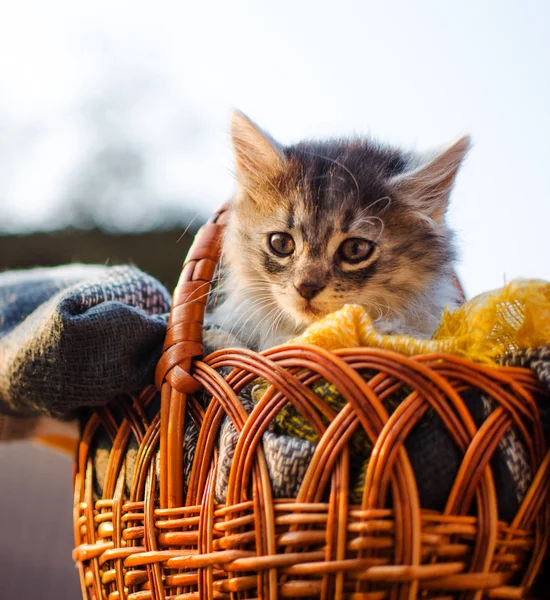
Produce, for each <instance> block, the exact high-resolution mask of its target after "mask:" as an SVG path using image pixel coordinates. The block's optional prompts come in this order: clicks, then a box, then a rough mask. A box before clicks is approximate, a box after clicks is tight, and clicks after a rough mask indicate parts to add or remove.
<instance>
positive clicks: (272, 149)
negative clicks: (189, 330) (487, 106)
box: [213, 112, 470, 349]
mask: <svg viewBox="0 0 550 600" xmlns="http://www.w3.org/2000/svg"><path fill="white" fill-rule="evenodd" d="M231 138H232V144H233V148H234V151H235V156H236V175H237V183H238V188H237V192H236V194H235V197H234V198H233V201H232V209H231V214H230V216H229V223H228V226H227V228H226V232H225V239H224V243H223V254H222V257H223V265H224V284H223V288H224V294H225V300H224V301H223V303H222V304H221V305H220V306H218V307H217V308H216V309H215V311H214V314H213V321H214V323H216V324H217V325H219V326H221V328H222V329H224V330H227V331H231V333H232V334H234V335H235V336H237V338H238V339H239V340H240V341H241V342H242V343H244V344H245V345H246V346H249V347H253V348H256V349H264V348H267V347H270V346H273V345H276V344H278V343H283V342H285V341H287V340H288V339H289V338H291V337H292V336H295V335H297V334H299V333H300V332H302V331H303V330H304V329H305V328H306V327H307V326H308V325H309V324H310V323H312V322H314V321H315V320H317V319H320V318H321V317H323V316H324V315H327V314H328V313H331V312H334V311H335V310H338V309H339V308H341V307H342V306H343V305H344V304H351V303H353V304H360V305H361V306H363V307H364V308H365V310H366V311H367V312H368V314H369V315H370V317H371V318H372V319H373V321H374V322H375V326H376V328H377V329H378V330H379V331H380V332H383V333H407V334H410V335H413V336H417V337H427V336H430V335H431V334H432V332H433V331H434V329H435V327H436V325H437V323H438V320H439V318H440V316H441V313H442V311H443V308H444V307H445V306H446V305H447V306H449V307H453V306H455V305H456V303H457V291H456V288H455V286H454V283H453V261H454V259H455V251H454V247H453V235H452V232H451V231H450V230H449V228H448V226H447V224H446V223H445V212H446V209H447V205H448V201H449V193H450V191H451V188H452V186H453V183H454V180H455V176H456V174H457V171H458V169H459V167H460V164H461V162H462V160H463V158H464V156H465V155H466V153H467V151H468V148H469V145H470V140H469V138H468V137H462V138H460V139H459V140H458V141H456V142H454V143H453V144H451V145H450V146H448V147H447V148H445V149H444V150H442V151H439V152H437V153H434V154H432V155H430V156H420V155H417V154H413V153H407V152H402V151H400V150H396V149H392V148H388V147H385V146H381V145H379V144H376V143H373V142H372V141H370V140H366V139H360V138H358V139H346V140H344V139H342V140H340V139H336V140H326V141H305V142H300V143H298V144H295V145H291V146H281V145H280V144H278V143H277V142H276V141H275V140H273V139H272V138H271V137H270V136H269V135H268V134H267V133H265V132H264V131H262V130H261V129H260V128H259V127H257V126H256V125H255V124H254V123H253V122H252V121H251V120H250V119H248V118H247V117H246V116H245V115H243V114H242V113H240V112H236V113H234V115H233V117H232V123H231Z"/></svg>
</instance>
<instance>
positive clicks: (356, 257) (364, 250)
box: [338, 238, 374, 264]
mask: <svg viewBox="0 0 550 600" xmlns="http://www.w3.org/2000/svg"><path fill="white" fill-rule="evenodd" d="M373 250H374V244H373V243H372V242H371V241H370V240H364V239H362V238H349V239H348V240H346V241H345V242H342V244H340V248H339V249H338V253H339V254H340V258H341V259H342V260H345V261H346V262H348V263H351V264H355V263H359V262H362V261H363V260H366V259H367V258H368V257H369V256H370V255H371V253H372V251H373Z"/></svg>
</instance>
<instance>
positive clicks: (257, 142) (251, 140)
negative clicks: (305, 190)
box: [231, 111, 286, 185]
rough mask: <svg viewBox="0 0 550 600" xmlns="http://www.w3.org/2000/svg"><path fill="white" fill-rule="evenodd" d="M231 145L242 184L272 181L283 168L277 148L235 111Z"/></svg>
mask: <svg viewBox="0 0 550 600" xmlns="http://www.w3.org/2000/svg"><path fill="white" fill-rule="evenodd" d="M231 141H232V143H233V149H234V150H235V158H236V161H237V178H238V180H239V181H240V182H241V183H242V184H244V185H246V184H249V183H253V182H257V181H261V180H265V179H271V178H273V177H275V176H277V175H278V174H279V173H280V172H281V171H282V170H283V169H284V168H285V163H286V159H285V155H284V152H283V150H282V148H281V147H280V146H279V144H277V142H276V141H275V140H273V139H272V138H271V136H269V135H268V134H267V133H265V132H264V131H262V130H261V129H260V128H259V127H258V126H257V125H255V124H254V123H253V122H252V121H251V120H250V119H249V118H248V117H247V116H246V115H244V114H243V113H242V112H240V111H234V112H233V115H232V117H231Z"/></svg>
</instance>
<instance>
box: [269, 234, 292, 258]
mask: <svg viewBox="0 0 550 600" xmlns="http://www.w3.org/2000/svg"><path fill="white" fill-rule="evenodd" d="M269 248H270V249H271V251H272V252H273V254H276V255H277V256H290V255H291V254H292V253H293V252H294V240H293V239H292V236H291V235H290V234H288V233H271V234H270V235H269Z"/></svg>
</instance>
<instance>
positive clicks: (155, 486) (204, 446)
mask: <svg viewBox="0 0 550 600" xmlns="http://www.w3.org/2000/svg"><path fill="white" fill-rule="evenodd" d="M223 220H224V210H223V209H222V210H221V211H220V212H219V213H217V214H216V215H215V216H214V217H213V219H212V220H211V221H210V222H209V223H208V224H206V225H205V226H204V227H203V228H202V230H201V231H200V233H199V234H198V236H197V238H196V241H195V243H194V245H193V247H192V248H191V250H190V253H189V256H188V259H187V261H186V263H185V265H184V267H183V271H182V275H181V278H180V282H179V284H178V286H177V289H176V291H175V295H174V304H173V308H172V313H171V318H170V323H169V327H168V333H167V336H166V342H165V347H164V353H163V356H162V358H161V360H160V362H159V365H158V368H157V374H156V383H157V386H158V388H159V389H160V390H161V402H160V406H161V408H160V412H159V413H158V414H157V415H156V416H155V417H154V418H153V419H152V420H149V419H148V418H147V416H146V409H147V407H148V406H149V405H150V403H151V402H152V401H153V399H154V396H155V393H156V390H155V389H154V388H153V387H150V388H148V389H147V390H145V391H144V392H143V393H142V394H141V395H140V396H139V397H135V398H127V399H123V400H121V401H120V402H117V403H115V404H114V405H113V406H109V407H107V408H105V409H101V410H99V411H97V412H96V413H95V414H94V415H92V416H91V418H90V419H89V421H88V423H87V425H86V427H85V429H84V433H83V436H82V440H81V443H80V447H79V452H78V459H77V464H76V476H75V504H74V524H75V538H76V549H75V551H74V558H75V560H76V563H77V566H78V569H79V572H80V579H81V586H82V594H83V597H84V598H93V599H95V600H99V599H109V600H115V599H117V600H118V599H120V600H122V599H128V600H148V599H158V600H161V599H162V600H164V599H171V600H176V599H177V600H184V599H186V600H191V599H203V598H204V599H213V598H216V599H225V598H227V599H236V598H265V599H268V598H269V599H272V600H274V599H276V598H322V599H332V598H350V599H353V600H382V599H384V598H392V599H394V598H395V599H397V598H399V599H404V598H417V597H422V598H424V597H429V598H436V597H437V598H440V599H443V598H454V597H460V598H481V597H490V598H502V599H504V598H523V597H526V596H527V595H528V593H529V588H530V586H531V585H532V584H533V581H534V578H535V577H536V574H537V572H538V571H539V570H540V568H541V562H542V560H543V558H544V555H545V552H546V549H547V546H548V535H549V532H550V505H549V502H548V492H549V486H550V483H549V481H550V452H549V451H548V449H547V448H546V446H545V442H544V438H543V435H542V430H541V423H540V419H539V416H538V410H537V406H536V404H535V402H534V400H533V396H534V394H535V393H540V392H541V390H539V388H538V386H537V383H536V381H535V379H534V377H533V375H532V374H531V372H530V371H527V370H524V369H519V368H487V367H483V366H480V365H477V364H473V363H470V362H468V361H466V360H463V359H459V358H456V357H453V356H444V355H437V356H436V355H432V356H419V357H416V358H414V359H410V358H406V357H404V356H402V355H399V354H395V353H392V352H389V351H383V350H377V349H369V348H354V349H350V350H341V351H338V352H327V351H324V350H320V349H318V348H316V347H313V346H296V345H288V346H283V347H279V348H276V349H273V350H270V351H266V352H264V353H261V354H257V353H255V352H252V351H248V350H227V351H220V352H216V353H214V354H212V355H210V356H208V357H207V358H204V359H201V358H200V357H201V355H202V344H201V341H202V322H203V317H204V311H205V302H206V300H205V294H204V292H205V289H207V288H208V287H209V283H210V281H211V279H212V277H213V274H214V270H215V268H216V264H217V260H218V256H219V248H220V240H221V233H222V230H223ZM220 367H233V370H232V372H231V373H230V375H229V376H227V377H226V378H225V379H224V378H222V377H221V376H220V375H219V374H218V372H217V371H216V369H218V368H220ZM360 369H369V370H371V371H375V372H376V373H378V374H377V375H375V376H374V377H373V378H372V379H370V380H369V381H368V382H367V381H365V380H364V379H363V378H362V377H360V376H359V374H358V373H357V371H358V370H360ZM256 377H263V378H265V379H266V380H267V381H268V382H269V383H270V384H271V388H270V389H269V391H268V392H267V393H266V394H265V395H264V396H263V398H262V399H261V400H260V401H259V402H257V404H256V405H255V407H254V409H253V411H252V413H251V414H250V415H249V414H248V413H247V412H246V410H245V409H244V407H243V406H242V404H241V402H240V401H239V398H238V393H239V391H240V390H242V389H243V388H244V387H245V386H246V385H248V384H249V383H250V382H251V381H252V380H253V379H255V378H256ZM319 377H323V378H325V379H327V380H328V381H330V382H333V383H335V384H336V386H337V387H338V389H339V391H340V393H341V394H342V396H343V397H344V398H345V399H346V400H347V404H346V405H345V407H344V408H343V409H342V410H341V411H340V412H339V413H337V414H336V413H334V412H333V411H332V410H331V409H330V408H329V407H328V406H327V405H326V404H325V403H324V402H323V401H321V400H320V399H319V398H317V397H316V396H315V394H313V393H312V392H311V389H310V387H311V385H312V384H313V382H315V381H316V380H317V379H318V378H319ZM403 384H406V385H407V386H408V389H412V390H413V391H412V393H409V395H408V396H407V397H406V399H405V400H404V401H403V402H402V403H401V404H400V405H399V407H398V408H397V410H395V412H394V413H393V414H392V415H391V417H390V416H388V413H387V411H386V410H385V408H384V406H383V404H382V402H383V400H384V399H385V398H386V397H387V396H388V395H389V394H390V393H392V391H395V389H397V388H399V387H400V386H402V385H403ZM201 388H205V389H206V390H207V391H208V393H209V394H211V395H212V401H211V402H210V404H209V405H208V408H207V409H206V410H204V409H203V408H202V407H201V405H200V404H199V402H198V401H196V400H194V398H193V396H192V395H191V394H192V393H193V392H196V391H197V390H199V389H201ZM469 388H477V389H479V390H482V391H483V393H484V394H485V395H487V396H490V397H492V398H493V399H494V401H495V402H496V405H497V408H496V410H494V412H493V413H492V414H491V415H490V416H489V417H488V418H487V419H486V420H485V422H484V423H483V424H482V426H481V427H480V428H479V429H478V428H476V426H475V425H474V422H473V419H472V417H471V416H470V413H469V412H468V410H467V409H466V407H465V405H464V402H463V400H462V399H461V397H460V395H459V393H460V392H463V391H464V390H466V389H469ZM289 400H290V401H291V402H292V403H293V404H294V405H295V407H296V408H297V409H298V410H299V411H300V412H301V413H302V415H304V417H305V418H306V419H307V420H308V421H309V423H310V424H311V425H312V426H313V428H314V429H315V431H316V432H317V433H318V434H319V435H320V441H319V442H318V444H317V447H316V451H315V453H314V456H313V458H312V460H311V463H310V465H309V468H308V470H307V473H306V475H305V478H304V480H303V483H302V485H301V487H300V491H299V494H298V496H297V497H296V498H291V499H290V498H289V499H286V500H276V501H275V500H274V499H273V497H272V493H271V487H270V479H269V476H268V472H267V466H266V461H265V457H264V455H263V449H262V444H261V443H260V442H261V438H262V433H263V432H264V431H265V430H266V429H267V427H268V425H269V423H270V422H271V421H272V419H273V416H274V414H276V413H277V411H279V410H280V409H281V408H282V406H283V405H284V404H285V403H286V402H288V401H289ZM430 407H432V409H433V410H435V411H436V413H437V414H438V415H439V417H440V418H441V420H442V421H443V423H444V424H445V426H446V428H447V429H448V431H449V434H450V435H451V436H452V439H453V440H454V441H455V443H456V445H457V447H458V448H460V449H461V451H462V452H463V455H464V459H463V462H462V465H461V468H460V470H459V473H458V476H457V477H456V481H455V484H454V486H453V488H452V491H451V494H450V495H449V498H448V501H447V505H446V507H445V509H444V510H443V511H442V512H441V513H438V512H435V511H428V510H424V509H423V508H422V507H421V506H420V504H419V497H418V491H417V485H416V481H415V477H414V473H413V470H412V468H411V464H410V462H409V459H408V457H407V454H406V451H405V449H404V446H403V444H404V440H405V439H406V438H407V435H408V434H409V432H410V431H411V429H412V428H413V426H414V425H415V423H417V422H418V421H419V419H421V417H422V416H423V415H424V414H425V413H426V411H427V410H428V409H429V408H430ZM225 415H228V416H229V417H230V419H231V420H232V422H233V424H234V426H235V428H236V429H237V431H238V432H239V434H240V435H239V441H238V444H237V447H236V450H235V455H234V459H233V463H232V467H231V472H230V476H229V483H228V491H227V502H226V504H225V505H223V506H220V505H216V504H215V501H214V490H213V487H214V486H213V482H214V474H215V470H216V467H217V460H218V455H217V447H216V437H217V433H218V431H219V428H220V424H221V421H222V418H223V417H224V416H225ZM322 417H323V418H322ZM187 419H192V420H193V421H194V422H195V424H196V425H197V428H198V429H199V430H200V433H199V438H198V446H197V451H196V453H195V457H196V458H195V461H194V464H193V466H192V472H191V478H190V482H189V485H188V491H187V495H186V497H185V498H184V497H183V489H184V486H183V464H182V463H183V458H182V444H183V424H184V422H185V421H186V420H187ZM327 423H328V425H327ZM511 425H514V426H515V428H516V430H517V431H518V432H519V433H520V435H521V437H522V438H523V440H524V442H525V444H526V448H527V451H528V456H529V460H530V463H531V467H532V469H533V473H536V475H535V476H534V478H533V480H532V483H531V486H530V488H529V490H528V492H527V495H526V497H525V499H524V501H523V503H522V504H521V506H520V508H519V510H518V512H517V514H516V515H515V518H514V519H513V520H512V521H511V522H510V523H504V522H502V521H499V520H498V517H497V514H498V513H497V499H496V492H495V485H494V480H493V476H492V473H491V469H490V467H489V466H488V465H489V461H490V459H491V457H492V455H493V453H494V452H495V450H496V448H497V446H498V444H499V441H500V440H501V438H502V436H503V435H504V433H505V432H506V430H507V429H508V428H509V427H510V426H511ZM358 427H359V428H363V429H364V431H365V432H366V434H367V435H368V437H369V438H370V439H371V440H372V442H373V443H374V450H373V452H372V455H371V459H370V461H369V464H368V468H367V472H366V479H365V487H364V494H363V501H362V504H361V505H350V504H349V503H348V502H349V494H348V490H349V480H348V479H349V449H348V444H347V443H348V441H349V439H350V437H351V434H352V433H353V432H354V430H355V429H356V428H358ZM99 428H103V429H104V430H105V431H106V432H107V433H108V435H109V436H110V437H111V439H112V450H111V452H110V458H109V464H108V469H107V476H106V479H105V481H104V485H103V497H102V498H101V499H97V498H95V497H94V489H93V480H94V472H93V461H92V455H91V453H92V450H91V448H92V440H93V438H94V436H95V435H96V432H97V431H98V429H99ZM130 440H134V441H135V442H137V444H138V446H139V450H138V453H137V459H136V467H135V473H134V476H133V482H132V484H131V486H130V492H129V495H127V492H125V486H124V485H123V483H124V478H125V472H124V464H125V463H124V458H125V454H126V451H127V447H128V444H129V442H130ZM159 449H160V469H159V470H158V471H159V472H160V475H159V474H158V471H157V466H156V459H155V457H156V455H157V452H158V450H159ZM247 490H251V492H247ZM388 492H389V494H390V495H391V497H392V504H391V506H392V508H391V509H390V508H388V507H387V504H386V500H385V499H386V498H387V494H388Z"/></svg>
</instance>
